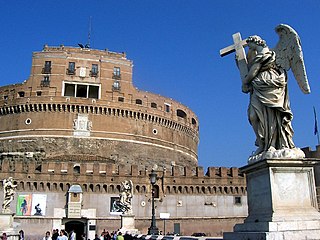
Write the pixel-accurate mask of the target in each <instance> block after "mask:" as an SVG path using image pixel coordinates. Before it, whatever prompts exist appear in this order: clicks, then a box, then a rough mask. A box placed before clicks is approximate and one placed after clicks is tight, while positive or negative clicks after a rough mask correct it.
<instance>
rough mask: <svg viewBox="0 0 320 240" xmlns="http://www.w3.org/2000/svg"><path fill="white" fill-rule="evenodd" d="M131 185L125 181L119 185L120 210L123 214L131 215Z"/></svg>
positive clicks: (130, 182)
mask: <svg viewBox="0 0 320 240" xmlns="http://www.w3.org/2000/svg"><path fill="white" fill-rule="evenodd" d="M132 197H133V183H132V181H131V180H129V181H128V180H125V181H124V182H122V183H121V190H120V202H119V204H120V208H121V211H122V212H123V213H124V214H132Z"/></svg>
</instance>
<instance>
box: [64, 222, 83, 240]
mask: <svg viewBox="0 0 320 240" xmlns="http://www.w3.org/2000/svg"><path fill="white" fill-rule="evenodd" d="M86 222H87V221H86V220H80V219H79V220H70V221H68V222H65V230H66V231H67V232H68V234H69V233H70V232H71V231H72V230H73V231H74V232H75V233H76V240H82V239H83V238H82V237H81V236H82V235H83V234H86ZM86 235H87V234H86Z"/></svg>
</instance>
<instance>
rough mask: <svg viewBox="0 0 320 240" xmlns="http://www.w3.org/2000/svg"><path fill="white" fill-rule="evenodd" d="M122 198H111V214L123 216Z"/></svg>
mask: <svg viewBox="0 0 320 240" xmlns="http://www.w3.org/2000/svg"><path fill="white" fill-rule="evenodd" d="M119 203H120V198H119V197H111V198H110V214H115V215H120V214H122V211H121V207H120V206H119Z"/></svg>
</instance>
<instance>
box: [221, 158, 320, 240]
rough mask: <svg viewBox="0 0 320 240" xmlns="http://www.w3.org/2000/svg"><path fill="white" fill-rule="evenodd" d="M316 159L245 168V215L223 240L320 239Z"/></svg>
mask: <svg viewBox="0 0 320 240" xmlns="http://www.w3.org/2000/svg"><path fill="white" fill-rule="evenodd" d="M318 162H320V160H314V159H312V160H308V159H266V160H262V161H259V162H255V163H252V164H250V165H247V166H245V167H243V168H241V170H242V171H243V172H244V173H245V174H246V180H247V195H248V209H249V215H248V217H247V218H246V219H245V222H244V223H243V224H237V225H236V226H235V227H234V232H233V233H224V235H223V236H224V239H225V240H233V239H236V240H241V239H250V240H257V239H259V240H269V239H270V240H271V239H279V240H298V239H299V240H301V239H320V235H319V234H320V213H319V212H318V210H317V209H318V206H317V201H316V192H315V183H314V173H313V166H314V165H315V164H317V163H318Z"/></svg>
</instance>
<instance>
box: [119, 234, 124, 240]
mask: <svg viewBox="0 0 320 240" xmlns="http://www.w3.org/2000/svg"><path fill="white" fill-rule="evenodd" d="M117 240H124V238H123V236H122V233H121V232H119V233H118V235H117Z"/></svg>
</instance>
